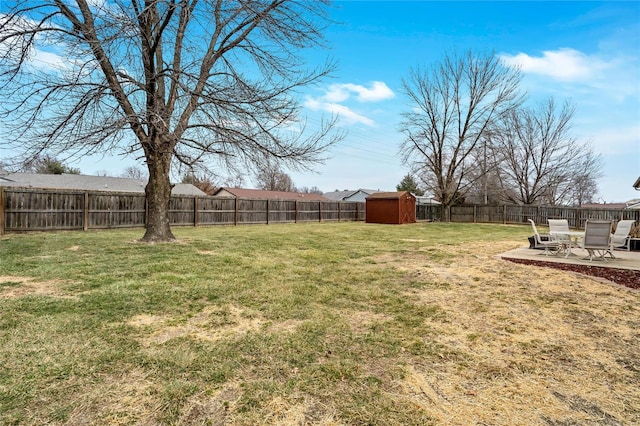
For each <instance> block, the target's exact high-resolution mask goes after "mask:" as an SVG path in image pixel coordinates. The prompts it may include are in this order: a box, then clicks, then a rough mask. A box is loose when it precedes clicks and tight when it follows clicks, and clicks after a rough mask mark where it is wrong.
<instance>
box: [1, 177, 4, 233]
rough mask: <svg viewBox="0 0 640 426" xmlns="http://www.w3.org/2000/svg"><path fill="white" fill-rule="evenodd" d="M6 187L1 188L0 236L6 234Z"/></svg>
mask: <svg viewBox="0 0 640 426" xmlns="http://www.w3.org/2000/svg"><path fill="white" fill-rule="evenodd" d="M4 203H5V196H4V187H3V186H0V235H2V234H4V210H5V208H4Z"/></svg>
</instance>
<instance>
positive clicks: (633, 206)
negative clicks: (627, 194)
mask: <svg viewBox="0 0 640 426" xmlns="http://www.w3.org/2000/svg"><path fill="white" fill-rule="evenodd" d="M580 207H582V208H585V209H607V210H625V209H627V210H638V209H640V198H634V199H633V200H629V201H627V202H625V203H602V204H601V203H589V204H582V205H581V206H580Z"/></svg>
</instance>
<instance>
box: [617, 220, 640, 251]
mask: <svg viewBox="0 0 640 426" xmlns="http://www.w3.org/2000/svg"><path fill="white" fill-rule="evenodd" d="M635 222H636V221H635V220H621V221H619V222H618V224H617V226H616V231H615V232H614V233H613V234H612V235H611V245H612V246H613V248H622V247H626V246H627V237H628V236H629V233H631V228H632V227H633V224H634V223H635Z"/></svg>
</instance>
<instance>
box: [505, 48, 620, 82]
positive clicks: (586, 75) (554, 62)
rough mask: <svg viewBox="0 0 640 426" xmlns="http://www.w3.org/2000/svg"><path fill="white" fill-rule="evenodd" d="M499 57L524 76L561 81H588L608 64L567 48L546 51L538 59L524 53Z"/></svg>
mask: <svg viewBox="0 0 640 426" xmlns="http://www.w3.org/2000/svg"><path fill="white" fill-rule="evenodd" d="M499 57H500V59H501V60H502V62H503V63H505V64H506V65H508V66H511V67H520V69H521V70H522V72H523V73H525V74H539V75H544V76H549V77H551V78H554V79H556V80H562V81H585V80H590V79H593V78H597V77H599V76H600V74H601V72H602V71H604V70H606V69H607V68H609V64H607V62H606V61H603V60H602V59H600V58H599V57H597V56H589V55H586V54H584V53H582V52H580V51H578V50H575V49H569V48H563V49H558V50H546V51H544V52H542V56H540V57H535V56H530V55H527V54H526V53H519V54H517V55H507V54H501V55H499Z"/></svg>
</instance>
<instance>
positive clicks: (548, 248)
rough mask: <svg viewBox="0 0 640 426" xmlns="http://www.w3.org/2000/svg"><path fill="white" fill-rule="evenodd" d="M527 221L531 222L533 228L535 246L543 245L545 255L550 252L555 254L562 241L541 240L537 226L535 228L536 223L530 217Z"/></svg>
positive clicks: (559, 248) (558, 250)
mask: <svg viewBox="0 0 640 426" xmlns="http://www.w3.org/2000/svg"><path fill="white" fill-rule="evenodd" d="M529 222H531V227H532V228H533V237H534V238H535V242H536V247H544V255H545V256H549V255H550V254H552V255H557V254H558V253H559V252H560V250H561V249H562V247H563V246H562V243H561V242H560V241H556V240H548V241H543V240H542V238H540V233H539V232H538V228H536V223H535V222H534V221H533V220H532V219H529Z"/></svg>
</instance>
